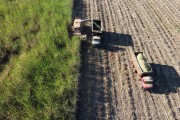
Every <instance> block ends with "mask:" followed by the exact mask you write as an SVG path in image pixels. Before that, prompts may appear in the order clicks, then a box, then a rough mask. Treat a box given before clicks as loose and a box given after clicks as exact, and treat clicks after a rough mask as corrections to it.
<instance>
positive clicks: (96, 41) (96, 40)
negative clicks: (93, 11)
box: [92, 20, 102, 47]
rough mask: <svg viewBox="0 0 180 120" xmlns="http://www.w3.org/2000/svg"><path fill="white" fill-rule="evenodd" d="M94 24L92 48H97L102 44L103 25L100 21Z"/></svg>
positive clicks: (95, 21)
mask: <svg viewBox="0 0 180 120" xmlns="http://www.w3.org/2000/svg"><path fill="white" fill-rule="evenodd" d="M92 23H93V25H92V46H94V47H97V46H99V45H100V44H101V35H102V27H101V26H102V25H101V21H100V20H93V21H92Z"/></svg>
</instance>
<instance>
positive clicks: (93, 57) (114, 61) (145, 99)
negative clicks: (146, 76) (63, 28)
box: [72, 0, 180, 120]
mask: <svg viewBox="0 0 180 120" xmlns="http://www.w3.org/2000/svg"><path fill="white" fill-rule="evenodd" d="M73 10H74V13H73V16H72V17H73V18H75V17H80V18H82V19H100V20H101V21H102V23H103V45H102V47H100V48H93V47H91V45H90V44H89V41H90V36H91V35H90V30H91V28H90V26H91V24H89V23H87V26H86V29H85V30H86V31H87V32H88V31H89V32H88V33H89V34H88V40H89V41H83V42H82V44H81V73H80V79H79V94H78V95H79V97H78V103H77V107H78V108H77V119H78V120H85V119H88V120H98V119H104V120H107V119H113V120H131V119H133V120H134V119H142V120H149V119H154V120H157V119H161V120H178V119H180V76H179V75H180V52H179V50H180V14H179V13H180V1H178V0H74V6H73ZM129 49H133V50H134V51H142V52H144V53H145V55H146V57H147V58H148V60H149V62H150V64H151V65H152V68H153V70H154V76H153V78H154V89H152V90H150V91H143V90H142V89H141V84H140V81H139V79H138V77H137V73H135V72H134V69H133V65H132V63H131V56H130V54H129Z"/></svg>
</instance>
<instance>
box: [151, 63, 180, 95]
mask: <svg viewBox="0 0 180 120" xmlns="http://www.w3.org/2000/svg"><path fill="white" fill-rule="evenodd" d="M151 66H152V69H153V71H154V74H153V78H154V88H153V89H152V90H151V93H154V94H170V93H177V92H180V91H179V89H180V76H179V74H178V73H177V71H176V70H175V69H174V67H172V66H168V65H160V64H151Z"/></svg>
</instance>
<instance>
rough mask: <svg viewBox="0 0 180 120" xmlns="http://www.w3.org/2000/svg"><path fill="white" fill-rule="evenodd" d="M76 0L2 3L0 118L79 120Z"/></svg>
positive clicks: (24, 0) (31, 0)
mask: <svg viewBox="0 0 180 120" xmlns="http://www.w3.org/2000/svg"><path fill="white" fill-rule="evenodd" d="M71 6H72V1H71V0H1V1H0V23H1V24H0V71H1V72H0V98H1V99H0V119H13V120H15V119H18V120H19V119H20V120H21V119H33V120H34V119H42V120H44V119H61V120H63V119H74V112H75V107H76V106H75V104H76V92H77V79H78V65H79V61H80V58H79V39H78V38H76V37H74V38H72V40H70V39H69V37H68V32H67V24H68V23H69V22H70V19H71V12H72V11H71Z"/></svg>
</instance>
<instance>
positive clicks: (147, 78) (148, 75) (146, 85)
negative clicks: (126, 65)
mask: <svg viewBox="0 0 180 120" xmlns="http://www.w3.org/2000/svg"><path fill="white" fill-rule="evenodd" d="M131 56H132V63H133V66H134V69H135V71H136V72H137V74H138V77H139V78H140V80H141V83H142V88H143V89H145V90H146V89H152V88H153V78H152V75H153V70H152V68H151V66H150V64H149V62H148V61H147V58H146V57H145V55H144V53H143V52H133V51H132V50H131ZM139 56H143V57H144V58H143V60H142V63H141V61H140V60H139V59H138V57H139ZM143 62H144V63H145V64H146V66H147V67H148V69H146V70H144V69H143V66H144V65H143V64H144V63H143Z"/></svg>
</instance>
